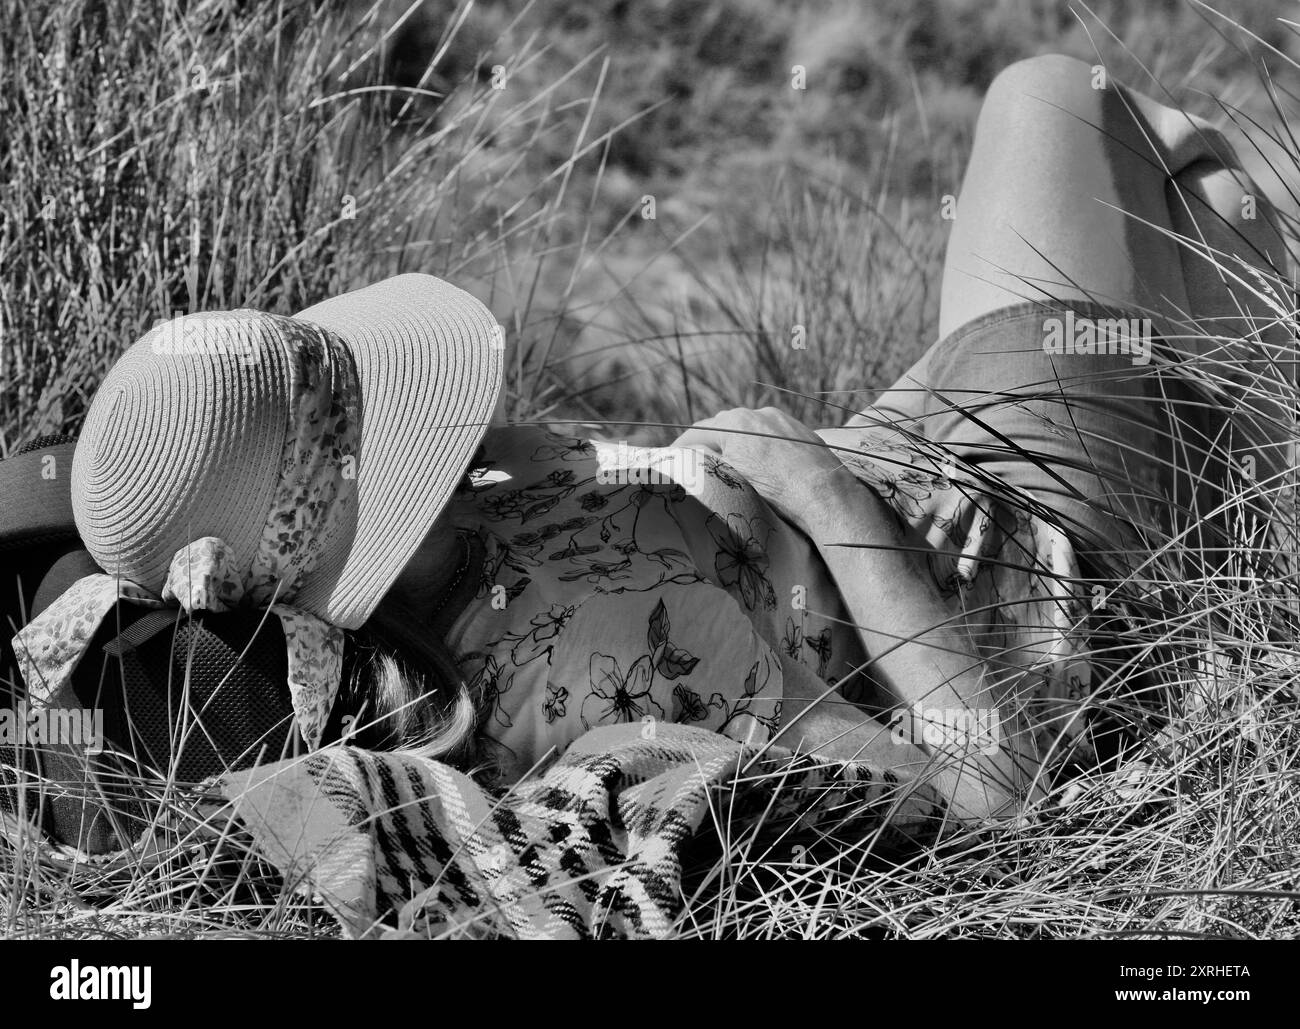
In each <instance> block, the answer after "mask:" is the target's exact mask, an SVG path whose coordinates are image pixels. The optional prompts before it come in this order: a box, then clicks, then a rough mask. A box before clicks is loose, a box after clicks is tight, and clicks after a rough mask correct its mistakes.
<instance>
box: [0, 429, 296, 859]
mask: <svg viewBox="0 0 1300 1029" xmlns="http://www.w3.org/2000/svg"><path fill="white" fill-rule="evenodd" d="M74 447H75V441H74V440H73V439H72V438H71V437H67V436H53V437H51V436H46V437H42V438H40V439H37V440H35V441H33V442H32V443H30V444H28V445H27V446H26V447H24V448H23V449H22V450H20V451H18V452H17V453H16V454H14V455H13V456H11V457H9V458H7V459H4V460H0V707H3V708H5V709H6V710H7V711H8V712H9V714H10V719H9V723H8V724H9V726H10V731H9V732H8V733H6V736H7V737H8V738H3V739H0V810H3V811H6V812H8V813H9V814H11V815H12V814H18V813H21V814H22V815H23V816H24V817H26V818H27V819H28V820H30V821H33V822H35V823H36V824H37V825H38V826H39V827H40V828H41V829H42V831H44V832H45V833H47V834H49V835H50V836H52V837H53V838H54V839H55V840H57V841H59V842H62V843H66V844H70V845H73V846H76V847H78V848H79V849H81V850H83V851H87V852H89V853H92V854H94V853H103V852H105V851H109V850H115V849H119V848H120V847H123V846H125V845H127V844H129V843H130V842H131V841H132V840H134V839H135V838H136V837H137V836H138V835H139V832H140V831H141V829H142V828H143V827H144V825H146V824H147V823H148V820H149V810H148V808H149V804H150V801H149V798H150V797H151V796H156V795H157V792H158V791H157V789H156V788H154V789H152V790H150V789H147V788H144V783H145V782H146V781H148V780H149V779H151V778H152V779H154V780H155V781H156V780H157V778H158V777H161V778H164V779H171V780H173V781H177V782H199V781H201V780H203V779H205V778H207V777H209V776H213V775H218V774H220V773H221V772H223V771H225V770H227V769H239V768H247V767H249V766H251V765H253V764H256V763H258V762H259V761H265V760H275V759H278V758H280V757H282V756H286V755H288V754H291V753H295V752H296V751H297V750H298V749H299V748H301V746H302V744H301V740H300V738H299V737H298V733H297V731H296V728H295V723H294V718H293V707H292V703H291V701H290V699H289V690H288V684H287V674H286V659H285V644H284V636H283V630H282V629H281V626H280V621H279V619H277V618H268V617H265V613H264V612H259V611H238V610H237V611H231V612H224V613H220V614H214V613H211V612H195V613H194V614H193V615H187V614H185V613H184V612H182V611H180V610H179V609H170V608H169V609H157V608H147V607H143V606H138V605H134V604H131V603H129V602H126V601H119V602H118V604H117V605H116V608H115V609H114V610H113V611H110V612H109V614H108V616H107V617H106V618H105V619H104V622H103V624H102V625H101V626H100V629H99V631H98V632H97V633H96V635H95V637H94V639H93V640H92V641H91V644H90V646H89V648H88V649H87V651H86V653H85V656H84V657H83V658H82V660H81V661H80V663H79V664H78V665H77V668H76V671H75V673H74V675H73V678H72V682H71V685H70V690H71V694H72V695H71V696H68V695H67V694H66V693H65V694H64V696H62V697H61V698H60V704H61V705H66V706H67V707H68V708H75V709H78V710H80V711H82V712H86V713H93V715H94V717H97V718H102V737H103V739H102V746H103V751H104V752H103V753H101V754H88V753H86V751H85V749H84V748H83V747H81V746H76V745H72V744H69V743H67V742H65V741H58V740H55V741H50V740H43V739H42V740H39V741H33V740H32V738H31V737H32V733H33V730H32V729H30V728H27V730H26V733H25V736H24V737H23V738H22V739H16V738H14V730H15V729H17V730H18V731H19V732H22V731H23V728H22V727H23V726H24V725H26V724H29V719H30V716H31V710H32V708H34V707H35V705H31V706H27V705H25V698H26V688H25V686H24V684H23V680H22V677H21V675H20V673H19V670H18V667H17V663H16V658H15V655H14V653H13V649H12V637H13V635H14V634H15V633H16V632H17V631H18V630H19V629H20V628H21V627H22V626H23V625H25V624H27V622H28V621H30V620H31V619H32V618H34V617H35V616H36V615H38V614H39V613H40V612H41V611H43V610H44V609H45V608H46V607H48V606H49V604H51V603H52V602H53V601H54V600H55V599H57V598H58V597H59V595H60V594H61V593H62V592H63V591H64V590H65V589H67V588H68V587H69V586H71V585H72V584H73V583H74V582H76V581H77V579H79V578H81V577H83V576H85V575H90V574H94V573H96V572H99V571H100V569H99V568H98V566H96V564H95V562H94V560H93V559H92V558H91V556H90V554H89V553H88V552H87V551H86V550H85V549H84V548H83V547H82V546H81V540H80V538H79V536H78V535H77V529H76V523H75V521H74V519H73V514H72V500H71V493H70V480H71V469H72V457H73V451H74ZM51 721H52V720H51ZM91 721H92V723H93V724H95V725H96V727H97V728H98V727H99V725H100V723H99V722H96V721H94V718H92V719H91Z"/></svg>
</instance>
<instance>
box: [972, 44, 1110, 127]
mask: <svg viewBox="0 0 1300 1029" xmlns="http://www.w3.org/2000/svg"><path fill="white" fill-rule="evenodd" d="M1098 67H1099V66H1094V65H1091V64H1088V63H1087V62H1086V61H1081V60H1079V59H1078V58H1077V57H1069V56H1067V55H1065V54H1039V55H1038V56H1037V57H1026V58H1024V59H1022V60H1019V61H1015V62H1014V63H1012V64H1009V65H1007V66H1006V67H1005V68H1003V69H1002V70H1001V71H1000V72H998V74H997V75H996V76H995V77H994V79H993V81H992V82H991V83H989V88H988V92H987V93H986V94H985V97H984V105H985V107H986V108H990V107H991V108H993V109H994V110H1014V111H1022V110H1028V111H1031V112H1034V111H1046V110H1048V109H1050V108H1057V109H1060V110H1064V111H1067V112H1069V113H1071V114H1075V115H1078V116H1079V117H1085V118H1086V117H1088V116H1089V115H1090V114H1095V113H1096V112H1097V110H1098V107H1099V104H1100V102H1101V100H1100V95H1104V87H1105V85H1106V83H1107V80H1106V78H1105V76H1104V72H1100V73H1099V72H1098V70H1097V69H1098Z"/></svg>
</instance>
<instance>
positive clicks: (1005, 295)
mask: <svg viewBox="0 0 1300 1029" xmlns="http://www.w3.org/2000/svg"><path fill="white" fill-rule="evenodd" d="M1100 82H1101V80H1100V79H1099V78H1098V74H1097V72H1095V71H1094V68H1093V67H1092V66H1090V65H1088V64H1086V63H1084V62H1082V61H1079V60H1076V59H1074V58H1071V57H1065V56H1062V55H1059V54H1051V55H1045V56H1042V57H1035V58H1030V59H1028V60H1025V61H1019V62H1017V63H1015V64H1013V65H1010V66H1009V67H1008V68H1006V69H1005V70H1003V71H1002V72H1001V73H1000V74H999V75H998V76H997V78H995V79H994V81H993V83H992V85H991V86H990V87H989V91H988V94H987V96H986V97H985V100H984V104H983V107H982V108H981V110H980V115H979V120H978V122H977V125H976V131H975V138H974V143H973V146H972V148H971V157H970V161H969V163H968V165H967V169H966V175H965V179H964V181H963V183H962V187H961V192H960V194H959V196H958V198H957V217H956V220H955V221H954V222H953V228H952V233H951V235H950V236H949V239H948V248H947V254H946V259H945V264H944V273H943V283H942V289H941V302H940V310H939V335H940V337H943V336H946V335H947V334H949V333H950V332H952V331H953V330H954V329H957V328H959V327H961V326H962V325H963V324H965V323H966V322H968V321H970V320H972V319H974V318H978V317H979V316H981V315H984V314H987V313H989V312H992V311H996V310H998V309H999V308H1004V307H1007V306H1009V305H1011V304H1016V303H1019V302H1021V301H1024V300H1048V299H1050V298H1055V299H1058V300H1064V301H1069V300H1083V299H1093V300H1097V301H1101V302H1103V303H1106V304H1109V305H1113V306H1114V307H1116V308H1120V309H1128V310H1133V311H1140V312H1144V313H1147V314H1149V315H1151V316H1152V317H1153V319H1154V320H1155V321H1156V328H1157V331H1158V332H1160V333H1161V334H1164V335H1167V336H1168V337H1169V338H1170V339H1171V340H1177V339H1179V338H1184V337H1187V336H1189V335H1194V334H1195V333H1194V332H1192V331H1191V330H1190V329H1189V322H1190V321H1192V320H1195V319H1198V318H1207V317H1209V318H1216V317H1219V316H1220V315H1222V314H1224V313H1225V312H1232V313H1235V314H1239V315H1241V316H1243V319H1244V321H1251V322H1255V323H1260V322H1262V321H1268V320H1272V319H1273V317H1274V316H1273V314H1272V312H1271V311H1270V310H1269V309H1268V308H1267V306H1266V305H1265V304H1263V303H1261V302H1260V301H1259V299H1258V298H1254V297H1251V296H1249V295H1245V291H1243V290H1240V289H1237V290H1235V291H1232V293H1235V294H1236V295H1231V293H1230V291H1229V290H1228V288H1227V286H1226V285H1225V283H1224V282H1223V281H1222V279H1221V278H1220V276H1219V275H1218V274H1217V273H1216V272H1215V270H1214V269H1213V267H1212V266H1211V265H1210V263H1209V262H1207V261H1206V260H1204V259H1203V258H1199V257H1196V256H1194V255H1191V254H1189V253H1188V251H1187V249H1186V248H1185V247H1184V246H1183V245H1181V244H1180V242H1179V241H1178V240H1177V239H1176V238H1175V236H1177V235H1184V236H1190V237H1192V238H1199V236H1198V232H1197V230H1198V229H1199V230H1200V232H1201V233H1204V235H1205V237H1206V240H1207V242H1208V243H1209V245H1210V246H1211V247H1216V245H1217V248H1218V249H1220V250H1224V251H1226V252H1227V253H1235V254H1240V255H1241V256H1242V257H1243V258H1244V259H1246V260H1247V261H1249V262H1251V263H1252V264H1255V265H1256V266H1257V267H1260V268H1263V269H1266V270H1267V271H1268V272H1269V273H1272V267H1271V266H1272V265H1273V264H1274V263H1277V266H1278V267H1279V268H1281V267H1283V265H1281V264H1280V263H1278V262H1282V261H1284V260H1285V257H1284V251H1283V247H1282V244H1281V239H1280V236H1279V234H1278V230H1277V221H1276V216H1275V214H1274V213H1273V211H1272V209H1271V207H1270V205H1269V203H1268V201H1267V200H1266V199H1265V198H1264V196H1263V194H1262V193H1259V192H1258V191H1257V190H1254V189H1253V187H1252V186H1251V184H1250V183H1249V180H1248V179H1247V178H1246V176H1245V174H1244V173H1243V172H1241V171H1240V166H1239V163H1238V161H1237V158H1236V155H1235V154H1234V153H1233V151H1232V149H1231V147H1230V146H1229V145H1228V144H1227V142H1226V141H1225V140H1224V139H1223V136H1222V134H1221V133H1219V132H1218V131H1217V130H1215V129H1214V128H1212V127H1211V126H1210V125H1209V123H1207V122H1205V121H1204V120H1203V119H1199V118H1196V117H1194V116H1189V115H1187V114H1184V113H1183V112H1181V111H1179V110H1177V109H1175V108H1172V107H1167V106H1165V105H1164V104H1160V103H1157V102H1156V101H1154V100H1152V99H1151V98H1150V97H1147V96H1145V95H1143V94H1141V93H1136V92H1133V91H1132V90H1128V89H1126V88H1124V87H1123V86H1120V85H1118V84H1116V83H1113V82H1110V81H1109V80H1105V82H1104V88H1094V86H1095V85H1097V84H1099V83H1100ZM1247 191H1250V195H1251V196H1253V197H1254V198H1255V203H1254V211H1253V213H1254V214H1255V218H1254V219H1246V218H1244V217H1243V210H1244V209H1245V210H1249V205H1247V206H1246V208H1243V204H1242V197H1243V195H1244V194H1245V193H1246V192H1247ZM1223 324H1224V328H1225V330H1227V331H1233V330H1234V329H1237V328H1240V327H1241V325H1242V322H1241V321H1239V322H1236V323H1227V322H1225V323H1223ZM1279 334H1280V333H1279V332H1278V331H1277V330H1275V331H1274V337H1275V338H1276V337H1277V336H1278V335H1279ZM1196 349H1204V343H1199V344H1197V345H1196ZM924 375H925V358H922V360H921V361H920V362H918V364H917V366H916V367H914V368H913V369H912V370H910V371H909V372H908V373H907V375H905V376H904V377H903V379H902V380H900V382H899V383H898V384H897V385H896V386H895V387H894V388H893V389H891V390H889V391H887V392H886V393H885V394H883V395H882V396H881V397H880V398H879V399H878V400H877V402H876V403H875V404H874V405H873V411H874V412H875V415H876V416H875V417H869V418H862V417H860V418H859V419H855V420H854V421H855V423H857V424H866V423H869V422H871V421H877V420H879V417H880V416H881V415H884V416H886V417H887V418H888V417H902V418H907V417H909V416H912V415H914V414H915V413H917V412H919V410H920V408H921V404H922V399H923V397H924V393H923V391H920V390H918V387H917V385H916V381H922V382H923V381H925V378H924Z"/></svg>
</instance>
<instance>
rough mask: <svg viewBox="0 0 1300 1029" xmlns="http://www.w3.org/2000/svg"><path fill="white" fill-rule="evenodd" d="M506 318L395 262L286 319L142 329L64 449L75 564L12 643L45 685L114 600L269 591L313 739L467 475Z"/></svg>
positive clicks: (217, 597)
mask: <svg viewBox="0 0 1300 1029" xmlns="http://www.w3.org/2000/svg"><path fill="white" fill-rule="evenodd" d="M501 340H502V336H501V330H500V327H499V326H498V325H497V322H496V321H495V319H494V318H493V317H492V315H491V314H490V312H489V311H488V309H487V308H486V307H484V306H483V304H481V303H480V302H479V301H478V300H476V299H475V298H474V297H472V296H470V295H469V294H468V293H466V292H464V291H462V290H460V289H457V288H456V287H455V286H452V285H450V284H449V283H446V282H443V281H442V280H440V279H437V278H434V277H432V276H429V275H400V276H397V277H396V278H392V279H388V280H386V281H384V282H380V283H376V284H375V285H372V286H367V287H365V288H363V289H359V290H356V291H354V292H351V293H346V294H344V295H342V296H338V297H335V298H333V299H330V300H326V301H325V302H323V303H320V304H317V305H316V306H314V307H311V308H308V309H307V310H305V311H303V312H301V313H300V314H298V315H295V316H294V317H291V318H290V317H284V316H278V315H269V314H262V313H259V312H255V311H247V310H240V311H231V312H222V313H205V314H196V315H188V316H184V317H182V318H178V319H174V320H172V321H170V322H167V323H164V324H162V325H159V326H156V327H155V328H153V329H151V330H150V331H149V332H148V333H146V334H145V336H144V337H142V338H141V339H140V340H139V341H137V342H136V343H135V344H134V345H133V346H132V347H131V348H130V349H129V350H128V351H127V352H126V354H124V355H123V357H122V358H121V359H120V360H119V361H118V362H117V364H116V365H115V366H114V367H113V369H112V370H111V371H110V372H109V374H108V376H107V377H106V378H105V379H104V382H103V383H102V385H101V386H100V387H99V390H98V392H97V393H96V394H95V397H94V400H93V402H92V403H91V406H90V410H89V412H88V413H87V416H86V421H85V426H84V428H83V429H82V433H81V437H80V439H79V440H78V443H77V447H76V452H75V456H74V458H73V465H72V502H73V513H74V516H75V519H76V524H77V528H78V530H79V532H80V534H81V537H82V540H83V542H84V545H85V547H86V549H87V550H88V551H89V552H90V554H91V555H92V556H93V557H94V559H95V561H96V562H97V563H98V564H99V566H100V567H101V568H102V569H103V570H104V572H105V573H106V574H105V575H101V576H90V577H88V578H86V579H83V580H80V581H79V582H78V583H76V584H75V585H74V586H73V587H71V588H70V589H69V590H68V591H67V592H66V593H65V594H64V595H63V596H61V597H60V598H59V599H58V600H56V601H55V602H54V603H53V604H52V605H51V606H50V607H49V608H47V609H46V611H45V612H43V613H42V614H41V615H40V616H39V617H38V618H37V619H36V620H34V621H33V622H32V623H31V624H30V625H29V626H28V627H27V628H25V629H24V630H23V632H22V633H20V634H19V636H18V637H16V638H15V647H14V649H15V653H16V654H17V655H18V656H19V659H20V662H21V663H22V667H23V672H24V678H25V680H26V683H27V687H28V691H29V693H30V694H32V695H33V696H35V697H36V698H37V699H38V700H41V699H42V698H43V699H45V700H46V701H47V702H48V701H50V700H51V699H52V698H53V697H55V696H56V695H57V693H58V691H59V688H60V687H61V686H63V685H64V684H65V683H66V682H67V680H68V678H69V677H70V675H71V673H72V671H73V670H74V669H75V666H76V663H77V661H78V660H79V659H80V657H81V654H82V652H83V651H84V648H85V645H86V643H87V642H88V641H89V638H90V636H92V635H93V634H94V632H95V629H96V628H98V625H99V623H100V622H101V621H102V619H103V617H104V615H105V614H106V613H107V612H108V610H110V609H111V608H112V607H113V605H114V604H115V603H116V602H117V600H118V599H119V598H126V599H128V600H131V601H133V602H136V603H141V604H145V605H157V606H166V605H169V604H170V605H175V604H178V605H179V606H181V607H183V608H185V609H186V610H194V609H203V610H210V611H221V610H227V609H230V608H233V607H237V606H249V605H253V606H269V607H270V609H271V611H272V612H274V613H275V614H277V615H279V616H280V618H281V621H282V622H283V625H284V630H285V637H286V640H287V642H288V646H289V669H290V670H289V677H290V690H291V694H292V696H293V699H294V706H295V711H296V713H297V715H298V722H299V728H300V729H301V730H302V734H303V737H304V739H306V740H307V742H308V743H309V745H314V743H315V740H316V739H318V738H319V732H320V729H321V728H323V724H324V720H325V719H326V717H327V716H328V708H329V705H330V703H331V702H332V699H333V695H334V692H335V691H336V690H337V686H338V677H339V674H340V669H341V652H342V635H341V632H340V631H339V630H341V629H355V628H358V627H359V626H361V625H362V624H363V623H364V622H365V621H366V619H367V618H369V616H370V614H371V612H373V611H374V609H375V607H376V606H377V605H378V603H379V601H380V600H381V599H382V598H383V596H384V594H385V593H386V592H387V591H388V589H389V587H390V586H391V585H392V583H393V581H394V580H395V579H396V578H397V576H398V574H399V573H400V572H401V570H402V568H403V567H404V566H405V565H406V563H407V561H408V560H409V559H410V558H411V556H412V554H413V553H414V552H415V550H416V549H417V547H418V546H419V545H420V543H421V541H422V540H423V539H424V537H425V536H426V535H427V534H428V532H429V530H430V528H431V527H432V525H433V523H434V521H435V520H436V519H437V517H438V515H439V514H440V513H441V512H442V510H443V508H444V507H445V506H446V504H447V501H448V500H449V498H450V497H451V494H452V492H453V491H454V489H455V488H456V485H457V483H458V482H459V481H460V479H461V477H462V476H463V475H464V473H465V471H466V469H467V467H468V465H469V462H470V460H471V459H472V457H473V454H474V452H475V450H476V449H477V447H478V444H479V442H480V441H481V440H482V438H483V435H484V433H485V431H486V429H487V426H488V423H489V422H490V420H491V417H492V413H493V410H494V408H495V406H496V401H497V396H498V394H499V392H500V388H501V375H502V365H503V361H502V345H501Z"/></svg>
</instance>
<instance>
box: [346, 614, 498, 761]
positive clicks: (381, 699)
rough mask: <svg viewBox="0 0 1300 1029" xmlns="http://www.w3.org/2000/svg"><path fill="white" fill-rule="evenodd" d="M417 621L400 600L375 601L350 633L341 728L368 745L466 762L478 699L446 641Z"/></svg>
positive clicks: (472, 754)
mask: <svg viewBox="0 0 1300 1029" xmlns="http://www.w3.org/2000/svg"><path fill="white" fill-rule="evenodd" d="M415 624H416V622H415V620H414V618H413V617H408V616H407V615H406V614H405V613H404V611H403V610H402V609H401V608H400V607H396V606H394V605H387V606H385V605H381V606H380V608H379V609H377V610H376V611H375V613H374V614H373V615H371V617H370V619H369V620H368V621H367V622H366V624H365V625H364V626H363V627H362V628H361V629H359V630H357V631H355V632H352V633H349V634H348V638H347V642H346V644H345V647H344V662H343V684H342V687H341V689H340V696H339V703H338V704H337V705H336V707H337V708H338V710H339V712H340V714H341V716H342V718H341V719H340V723H341V724H340V725H339V726H338V729H339V735H340V736H341V737H347V738H348V739H349V741H350V742H352V743H355V744H356V745H357V746H360V747H364V748H366V749H368V750H399V751H403V752H406V753H412V754H417V755H420V756H422V757H432V758H440V759H444V760H447V761H451V762H454V763H456V764H465V763H469V762H472V761H473V760H474V759H475V756H476V750H477V748H476V747H475V745H474V742H475V736H476V733H477V730H478V705H477V704H476V703H475V702H474V698H473V695H472V693H471V691H470V688H469V685H468V684H467V683H466V682H465V679H464V677H463V676H462V675H461V674H460V672H459V670H458V669H457V667H456V663H455V661H454V660H453V659H452V656H451V652H450V651H449V650H448V648H447V645H446V643H445V642H444V641H443V640H441V639H437V638H435V637H434V636H433V635H432V634H430V633H428V632H423V633H422V632H419V631H416V630H415V629H414V626H415ZM344 719H347V722H346V724H343V720H344Z"/></svg>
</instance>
